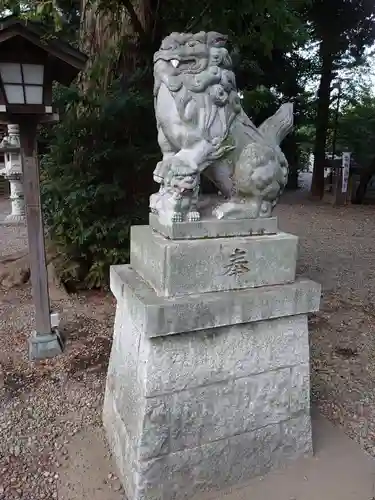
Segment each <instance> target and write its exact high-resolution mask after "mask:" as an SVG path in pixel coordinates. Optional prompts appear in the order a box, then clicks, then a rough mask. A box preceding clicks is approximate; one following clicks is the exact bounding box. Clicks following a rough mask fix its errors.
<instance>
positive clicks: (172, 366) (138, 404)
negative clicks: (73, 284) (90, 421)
mask: <svg viewBox="0 0 375 500" xmlns="http://www.w3.org/2000/svg"><path fill="white" fill-rule="evenodd" d="M140 231H141V233H142V235H143V234H145V235H146V236H142V238H145V237H147V238H149V237H150V238H152V239H154V236H153V235H151V236H150V235H149V236H147V234H148V231H146V233H145V232H144V231H143V230H140ZM142 231H143V232H142ZM141 233H135V234H136V235H135V236H133V237H134V238H135V239H136V241H137V244H136V245H134V246H133V249H132V252H133V253H132V255H133V259H132V263H131V264H133V266H117V267H114V268H112V270H111V288H112V291H113V293H114V295H115V296H116V298H117V312H116V320H115V332H114V342H113V347H112V353H111V359H110V364H109V370H108V378H107V387H106V394H105V404H104V412H103V420H104V425H105V428H106V432H107V436H108V440H109V443H110V447H111V450H112V452H113V455H114V457H115V460H116V463H117V466H118V469H119V475H120V478H121V481H122V483H123V486H124V488H125V491H126V494H127V497H128V499H129V500H174V499H176V500H178V499H179V498H193V497H195V496H199V494H200V493H202V492H206V491H211V490H217V489H221V488H224V487H228V486H230V485H233V484H238V483H241V482H243V481H246V480H248V479H250V478H252V477H254V476H256V475H260V474H264V473H266V472H267V471H269V470H271V469H274V468H279V467H281V466H282V465H284V464H286V463H287V462H289V461H291V460H295V459H296V458H298V457H301V456H303V455H306V454H310V453H311V452H312V442H311V421H310V383H309V344H308V326H307V314H308V313H309V312H311V311H316V310H318V308H319V301H320V287H319V285H317V284H316V283H313V282H311V281H309V280H299V281H298V280H297V281H294V274H293V273H294V271H293V272H292V276H291V272H290V256H289V255H287V256H286V262H287V263H288V264H287V266H286V267H284V268H285V269H288V271H287V272H285V271H283V272H282V273H279V274H278V275H277V276H278V277H277V279H278V280H279V281H278V283H277V284H272V285H268V286H260V287H257V285H253V286H251V284H250V285H249V284H248V282H246V286H248V288H245V289H243V288H242V289H241V287H243V286H244V283H245V281H244V280H245V277H242V278H241V277H239V278H238V285H239V286H238V289H235V286H236V279H237V278H236V277H233V276H231V275H230V276H227V275H226V274H225V273H224V274H223V275H222V276H226V277H225V278H223V277H222V278H221V280H220V287H222V288H223V289H224V290H225V279H228V287H227V290H226V291H211V292H204V293H196V294H194V293H191V291H190V290H189V292H190V293H188V294H185V295H179V294H180V290H181V288H177V287H174V283H173V281H171V274H170V272H169V271H168V266H169V265H170V263H171V262H172V264H173V259H174V255H178V252H177V250H175V248H176V241H170V243H168V241H167V238H165V241H164V243H165V245H166V246H167V249H166V250H163V252H161V253H160V254H158V251H156V253H155V254H154V259H153V261H152V262H153V269H152V270H151V271H150V272H149V273H148V272H147V265H146V263H145V262H142V259H141V258H140V255H144V248H145V246H144V243H142V245H140V243H139V242H140V241H143V239H141V237H140V235H141ZM137 234H138V236H137ZM163 238H164V237H163ZM265 238H266V239H265V240H264V241H265V247H267V248H269V245H270V240H269V238H268V237H265ZM273 238H274V239H275V245H277V244H278V241H277V235H275V236H273ZM156 239H157V241H158V242H159V241H160V239H159V236H158V237H157V238H156ZM286 239H287V238H286V236H285V235H280V240H282V242H285V241H286ZM287 240H288V239H287ZM288 241H291V243H290V245H291V248H295V243H294V242H293V240H288ZM164 243H163V245H164ZM234 243H235V242H234ZM245 243H246V244H245ZM288 244H289V243H288ZM211 245H215V243H214V242H211ZM228 245H229V243H227V242H226V241H224V240H223V245H222V246H220V244H219V242H218V248H219V247H220V249H222V251H223V252H224V253H225V252H226V251H228V255H229V256H230V254H231V252H232V251H233V249H232V248H229V249H228V250H226V249H227V247H228ZM254 245H256V246H257V248H258V246H259V245H261V243H259V238H257V239H256V240H254ZM229 246H232V245H229ZM234 246H235V247H239V248H245V249H246V248H249V249H250V250H247V253H246V252H244V254H243V255H244V259H245V260H246V262H247V263H248V262H252V265H254V262H256V258H257V257H256V256H257V255H258V256H259V261H258V265H259V266H261V267H262V266H263V267H262V268H261V269H260V273H261V274H262V273H263V275H264V276H266V274H265V273H266V268H267V265H268V263H267V262H266V261H265V260H264V259H263V260H262V257H261V256H262V252H261V251H259V250H257V251H256V252H255V253H254V252H252V250H251V243H250V242H249V241H244V238H242V239H238V245H236V244H234ZM137 248H138V249H139V254H138V255H135V254H137ZM163 248H164V247H163ZM170 248H172V250H170ZM280 248H282V247H280ZM189 251H190V247H189ZM215 251H216V250H215ZM163 254H164V255H166V257H167V258H166V259H165V262H167V263H168V264H166V266H167V267H165V268H162V267H163V260H164V258H163V257H159V255H161V256H162V255H163ZM202 255H203V254H202ZM219 257H220V258H219ZM219 257H215V259H214V261H213V260H212V258H211V257H210V256H208V257H207V259H211V261H210V260H208V261H207V262H208V264H209V269H217V268H218V265H219V264H220V265H221V261H223V262H225V260H226V258H227V256H226V255H221V254H220V255H219ZM177 258H178V257H176V259H177ZM155 259H156V260H155ZM171 259H172V260H171ZM251 259H252V260H251ZM155 262H157V263H158V265H157V266H155ZM176 263H177V260H176ZM134 265H135V267H139V270H140V272H138V269H134V268H133V267H134ZM176 265H177V264H176ZM181 265H182V268H183V269H185V268H186V262H185V264H184V263H181ZM160 266H161V268H160V273H161V276H164V275H165V276H166V279H164V278H163V279H162V280H161V281H160V280H159V281H158V279H159V278H158V274H157V273H156V271H155V268H157V267H160ZM210 266H211V267H210ZM168 273H169V274H168ZM250 275H251V273H250ZM267 276H270V275H267ZM291 277H292V279H291ZM146 279H147V280H148V281H145V280H146ZM189 279H190V278H189ZM189 279H188V280H187V281H189ZM247 279H248V280H249V279H250V278H247ZM267 279H268V278H267ZM270 279H271V278H270ZM168 280H169V281H168ZM283 280H284V281H283ZM155 283H157V285H158V286H155ZM159 283H160V285H159ZM166 283H168V286H166V285H165V284H166ZM201 283H203V281H202V280H201ZM207 283H208V282H207ZM151 284H152V286H151ZM205 286H206V285H205ZM155 290H156V291H155ZM171 290H172V291H175V292H176V294H175V295H174V296H172V295H171V294H170V291H171ZM157 292H158V293H157Z"/></svg>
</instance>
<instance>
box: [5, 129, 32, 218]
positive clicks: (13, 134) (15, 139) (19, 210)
mask: <svg viewBox="0 0 375 500" xmlns="http://www.w3.org/2000/svg"><path fill="white" fill-rule="evenodd" d="M3 145H4V146H5V147H6V146H10V147H16V148H20V131H19V125H16V124H11V125H8V136H6V137H5V138H4V140H3ZM4 157H5V162H4V164H5V169H4V170H3V171H2V173H3V175H4V176H5V178H7V179H8V180H9V183H10V201H11V213H10V214H9V215H7V216H6V217H5V219H4V223H5V224H24V223H25V222H26V218H25V200H24V195H23V172H22V162H21V150H20V152H19V153H5V155H4Z"/></svg>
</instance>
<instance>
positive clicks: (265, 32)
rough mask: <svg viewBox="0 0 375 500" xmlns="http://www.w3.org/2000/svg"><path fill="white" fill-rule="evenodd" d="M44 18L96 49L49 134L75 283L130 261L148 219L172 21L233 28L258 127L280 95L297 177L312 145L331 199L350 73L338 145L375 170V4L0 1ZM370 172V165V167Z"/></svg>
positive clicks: (52, 227)
mask: <svg viewBox="0 0 375 500" xmlns="http://www.w3.org/2000/svg"><path fill="white" fill-rule="evenodd" d="M0 8H1V9H2V12H3V14H9V13H10V12H14V13H16V14H17V15H21V16H24V17H26V18H29V19H32V20H37V21H42V22H43V23H44V25H45V26H46V27H47V29H48V32H49V34H50V36H58V37H61V38H63V39H65V40H67V41H69V42H70V43H72V44H74V45H75V46H77V47H79V48H80V49H81V50H83V51H84V52H85V53H87V54H88V56H89V62H88V64H87V68H86V70H85V71H84V72H83V73H82V74H81V75H80V76H79V79H78V80H77V82H75V85H74V86H72V87H71V88H69V89H61V88H59V87H56V88H55V103H56V105H57V106H58V107H59V109H60V116H61V120H60V123H59V124H58V125H56V126H55V127H53V128H52V129H48V130H46V129H44V130H42V131H41V136H40V152H41V167H42V169H41V170H42V196H43V203H44V216H45V221H46V225H47V227H48V232H49V235H50V237H51V240H52V242H53V244H54V245H55V247H56V249H57V250H58V252H59V255H60V264H61V265H60V274H61V277H62V279H63V280H64V281H65V282H66V283H68V284H70V285H71V286H82V284H83V285H84V286H88V287H96V286H101V285H103V284H105V283H106V281H107V277H108V268H109V266H110V265H111V264H115V263H118V262H125V261H126V260H127V257H128V238H129V227H130V225H131V224H135V223H139V222H142V221H145V217H146V215H147V212H148V208H147V204H148V196H149V194H150V193H151V192H152V191H153V190H155V186H152V171H153V169H154V166H155V164H156V162H157V161H158V159H159V156H160V153H159V150H158V146H157V143H156V127H155V120H154V112H153V100H152V86H153V77H152V55H153V52H154V51H155V50H157V49H158V47H159V45H160V41H161V40H162V38H163V37H164V36H166V35H167V34H168V33H170V32H171V31H198V30H201V29H202V30H216V31H222V32H224V33H227V34H228V35H229V37H230V42H231V46H232V47H231V49H232V53H233V59H234V61H235V65H236V68H235V70H236V75H237V83H238V86H239V88H240V89H241V90H242V91H243V93H244V100H243V103H244V107H245V109H246V111H247V113H248V114H249V116H250V117H251V118H252V119H253V120H254V122H255V123H256V124H259V123H260V122H261V121H262V120H263V119H265V118H266V117H268V116H269V115H270V114H272V113H273V112H274V111H275V110H276V109H277V107H278V106H279V105H280V104H281V103H282V102H285V101H293V102H294V104H295V111H296V114H295V118H296V128H295V132H294V133H293V134H292V135H291V136H290V137H288V138H287V140H285V142H284V144H283V148H284V151H285V153H286V155H287V157H288V160H289V164H290V179H289V186H290V187H296V182H297V174H298V171H299V170H300V169H301V168H304V167H305V165H306V163H307V159H308V156H309V153H310V152H314V153H315V164H314V176H313V186H312V194H313V195H314V196H317V197H321V196H322V195H323V188H324V186H323V180H324V179H323V168H324V164H325V157H326V152H327V151H329V150H330V148H331V147H332V144H331V142H332V136H333V133H332V131H333V129H334V128H335V127H336V124H335V108H336V104H337V96H336V94H337V91H336V90H334V89H333V87H334V83H335V82H337V81H338V80H341V85H342V94H341V105H340V107H339V120H338V142H337V149H338V152H339V151H340V150H350V151H352V152H353V153H354V156H355V158H356V160H357V161H358V162H360V163H362V164H363V165H364V166H366V167H367V170H368V171H370V170H371V168H372V167H371V166H372V165H373V164H374V165H375V162H374V161H373V157H374V156H375V155H374V153H373V149H374V146H373V145H374V144H375V141H374V139H375V118H374V111H375V99H374V97H373V94H372V93H371V80H370V79H369V78H368V72H369V61H371V58H370V55H371V54H370V53H369V48H371V47H372V45H373V43H374V39H375V4H374V3H373V2H370V1H368V0H356V1H355V2H354V1H352V0H330V1H329V2H327V1H324V0H237V2H232V1H229V0H215V2H214V1H213V0H207V2H205V3H202V2H201V1H200V0H199V1H198V0H190V1H189V2H185V1H182V0H173V1H172V0H95V1H94V0H82V1H79V0H44V1H38V2H37V1H28V2H16V1H14V0H11V1H3V2H1V1H0ZM369 169H370V170H369Z"/></svg>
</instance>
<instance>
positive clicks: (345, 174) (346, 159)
mask: <svg viewBox="0 0 375 500" xmlns="http://www.w3.org/2000/svg"><path fill="white" fill-rule="evenodd" d="M350 157H351V153H343V154H342V186H341V191H342V192H343V193H346V192H347V190H348V180H349V171H350Z"/></svg>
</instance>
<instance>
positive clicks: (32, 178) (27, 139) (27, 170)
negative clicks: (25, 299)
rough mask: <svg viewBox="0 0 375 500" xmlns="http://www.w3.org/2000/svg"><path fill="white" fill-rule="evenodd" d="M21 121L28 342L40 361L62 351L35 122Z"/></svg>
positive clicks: (31, 352) (33, 356) (33, 355)
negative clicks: (31, 311) (31, 320)
mask: <svg viewBox="0 0 375 500" xmlns="http://www.w3.org/2000/svg"><path fill="white" fill-rule="evenodd" d="M22 118H23V120H22V121H21V120H20V142H21V159H22V169H23V183H24V197H25V211H26V222H27V232H28V241H29V256H30V274H31V286H32V295H33V299H34V305H35V332H34V334H33V335H32V337H31V339H30V358H31V359H42V358H46V357H51V356H55V355H56V354H59V353H61V351H62V342H61V339H60V337H59V335H58V332H55V331H52V329H51V312H50V301H49V294H48V275H47V263H46V254H45V244H44V228H43V218H42V207H41V199H40V183H39V162H38V156H37V146H36V134H37V126H38V122H37V119H36V118H35V117H33V116H30V117H25V116H23V117H22Z"/></svg>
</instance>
